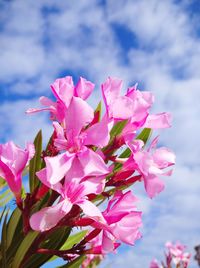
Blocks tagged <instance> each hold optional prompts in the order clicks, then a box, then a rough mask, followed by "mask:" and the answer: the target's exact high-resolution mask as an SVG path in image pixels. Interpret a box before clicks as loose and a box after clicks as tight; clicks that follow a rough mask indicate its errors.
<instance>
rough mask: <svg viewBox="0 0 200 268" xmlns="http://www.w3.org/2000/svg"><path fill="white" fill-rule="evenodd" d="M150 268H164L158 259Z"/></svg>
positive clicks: (152, 262) (154, 260)
mask: <svg viewBox="0 0 200 268" xmlns="http://www.w3.org/2000/svg"><path fill="white" fill-rule="evenodd" d="M149 268H162V266H160V265H159V264H158V261H157V260H156V259H153V260H152V261H151V263H150V266H149Z"/></svg>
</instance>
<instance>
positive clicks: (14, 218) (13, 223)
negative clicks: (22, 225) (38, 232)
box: [7, 208, 21, 248]
mask: <svg viewBox="0 0 200 268" xmlns="http://www.w3.org/2000/svg"><path fill="white" fill-rule="evenodd" d="M20 217H21V211H20V210H19V209H18V208H16V209H15V210H14V211H13V213H12V215H11V216H10V219H9V221H8V231H7V248H8V247H9V246H10V244H11V242H12V240H13V236H14V233H15V230H16V228H17V225H18V223H19V220H20Z"/></svg>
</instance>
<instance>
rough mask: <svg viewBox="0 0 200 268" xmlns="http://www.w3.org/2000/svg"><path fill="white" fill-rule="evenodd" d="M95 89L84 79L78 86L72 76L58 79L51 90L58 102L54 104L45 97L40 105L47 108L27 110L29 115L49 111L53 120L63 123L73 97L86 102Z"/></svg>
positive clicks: (41, 99)
mask: <svg viewBox="0 0 200 268" xmlns="http://www.w3.org/2000/svg"><path fill="white" fill-rule="evenodd" d="M93 89H94V84H93V83H91V82H90V81H87V80H86V79H85V78H82V77H80V79H79V81H78V83H77V85H76V86H74V83H73V80H72V77H71V76H66V77H63V78H58V79H56V80H55V82H54V83H53V84H52V85H51V90H52V92H53V94H54V96H55V97H56V102H53V101H52V100H50V99H49V98H47V97H44V96H43V97H41V98H40V103H41V105H43V106H46V107H45V108H38V109H35V108H31V109H28V110H27V113H35V112H40V111H49V112H50V115H51V119H52V120H55V119H56V120H58V121H59V122H62V121H63V120H64V117H65V112H66V110H67V108H68V107H69V105H70V102H71V100H72V97H73V96H75V97H80V98H81V99H83V100H85V99H87V98H88V97H89V96H90V94H91V93H92V91H93Z"/></svg>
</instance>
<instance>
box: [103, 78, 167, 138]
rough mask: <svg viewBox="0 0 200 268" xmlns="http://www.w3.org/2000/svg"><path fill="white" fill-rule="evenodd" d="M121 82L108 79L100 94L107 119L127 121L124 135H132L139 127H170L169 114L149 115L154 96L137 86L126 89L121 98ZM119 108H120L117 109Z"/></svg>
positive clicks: (116, 79) (115, 79)
mask: <svg viewBox="0 0 200 268" xmlns="http://www.w3.org/2000/svg"><path fill="white" fill-rule="evenodd" d="M121 89H122V80H120V79H118V78H112V77H109V78H108V79H107V80H106V81H105V82H104V83H103V84H102V93H103V98H104V102H105V105H106V111H107V115H108V117H109V118H113V119H116V120H123V119H128V122H127V126H126V129H125V130H124V131H123V133H122V136H123V134H124V132H126V134H128V133H130V134H131V133H133V132H134V131H135V130H137V129H138V128H140V127H146V128H153V129H157V128H168V127H170V126H171V115H170V114H169V113H159V114H153V115H150V114H149V110H150V108H151V106H152V104H153V102H154V96H153V95H152V93H150V92H147V91H142V92H141V91H139V90H137V85H135V86H133V87H130V88H128V90H127V93H126V95H124V96H121V95H120V91H121ZM119 107H120V108H119Z"/></svg>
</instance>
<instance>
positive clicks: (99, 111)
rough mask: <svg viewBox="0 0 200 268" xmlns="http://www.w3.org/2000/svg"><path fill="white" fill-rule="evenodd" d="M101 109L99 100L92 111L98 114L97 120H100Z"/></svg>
mask: <svg viewBox="0 0 200 268" xmlns="http://www.w3.org/2000/svg"><path fill="white" fill-rule="evenodd" d="M101 110H102V105H101V101H100V102H99V103H98V105H97V107H96V109H95V111H94V113H95V114H98V121H100V119H101Z"/></svg>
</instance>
